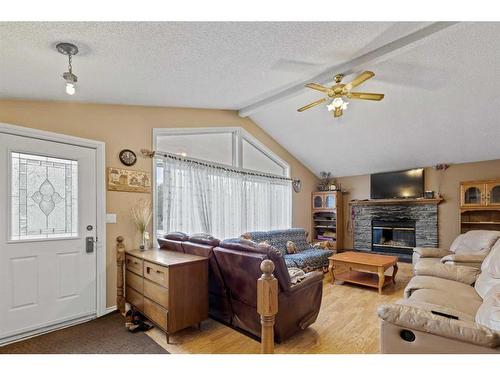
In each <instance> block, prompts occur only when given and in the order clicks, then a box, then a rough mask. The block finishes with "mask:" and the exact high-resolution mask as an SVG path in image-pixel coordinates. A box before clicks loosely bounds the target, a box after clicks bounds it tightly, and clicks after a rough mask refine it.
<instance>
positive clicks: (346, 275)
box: [328, 251, 398, 293]
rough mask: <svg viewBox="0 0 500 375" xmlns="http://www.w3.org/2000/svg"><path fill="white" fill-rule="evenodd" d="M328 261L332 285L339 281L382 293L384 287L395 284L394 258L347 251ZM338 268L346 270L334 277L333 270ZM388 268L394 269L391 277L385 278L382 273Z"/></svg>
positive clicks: (396, 270)
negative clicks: (376, 289) (370, 288)
mask: <svg viewBox="0 0 500 375" xmlns="http://www.w3.org/2000/svg"><path fill="white" fill-rule="evenodd" d="M328 260H329V265H328V272H330V275H331V276H332V284H333V283H334V282H335V280H341V281H345V282H349V283H353V284H360V285H365V286H369V287H372V288H378V292H379V293H382V288H383V287H384V286H386V285H388V284H390V283H391V282H392V283H394V284H395V283H396V273H397V272H398V257H396V256H391V255H378V254H367V253H361V252H354V251H347V252H345V253H339V254H335V255H333V256H331V257H330V258H328ZM339 266H341V267H342V266H343V267H342V268H344V267H345V268H347V270H346V271H345V272H342V273H340V274H337V275H335V276H334V275H333V270H334V269H335V268H337V267H339ZM390 267H394V268H393V271H392V276H385V274H384V272H385V271H386V270H387V269H388V268H390Z"/></svg>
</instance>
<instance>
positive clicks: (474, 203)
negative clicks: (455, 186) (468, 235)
mask: <svg viewBox="0 0 500 375" xmlns="http://www.w3.org/2000/svg"><path fill="white" fill-rule="evenodd" d="M474 229H485V230H500V179H496V180H481V181H466V182H462V183H461V184H460V232H461V233H465V232H468V231H469V230H474Z"/></svg>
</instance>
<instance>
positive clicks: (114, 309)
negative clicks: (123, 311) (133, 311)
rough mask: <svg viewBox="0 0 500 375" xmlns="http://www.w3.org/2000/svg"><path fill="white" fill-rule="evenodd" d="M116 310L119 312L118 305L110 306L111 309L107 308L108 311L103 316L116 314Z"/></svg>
mask: <svg viewBox="0 0 500 375" xmlns="http://www.w3.org/2000/svg"><path fill="white" fill-rule="evenodd" d="M116 310H118V307H116V305H114V306H110V307H106V310H104V314H103V315H106V314H111V313H112V312H115V311H116Z"/></svg>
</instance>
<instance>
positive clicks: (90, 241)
mask: <svg viewBox="0 0 500 375" xmlns="http://www.w3.org/2000/svg"><path fill="white" fill-rule="evenodd" d="M94 242H95V241H94V237H92V236H89V237H85V252H87V253H93V252H94Z"/></svg>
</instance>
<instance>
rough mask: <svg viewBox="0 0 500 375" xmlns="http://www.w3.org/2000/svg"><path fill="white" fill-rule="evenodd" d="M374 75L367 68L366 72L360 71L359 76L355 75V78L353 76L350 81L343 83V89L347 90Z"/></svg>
mask: <svg viewBox="0 0 500 375" xmlns="http://www.w3.org/2000/svg"><path fill="white" fill-rule="evenodd" d="M374 75H375V73H373V72H370V71H368V70H367V71H366V72H363V73H361V74H360V75H359V76H357V77H356V78H354V79H353V80H352V81H351V82H349V83H348V84H346V85H345V89H346V90H347V91H351V90H352V89H353V88H355V87H356V86H359V85H361V84H362V83H363V82H364V81H366V80H368V79H370V78H372V77H373V76H374Z"/></svg>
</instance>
